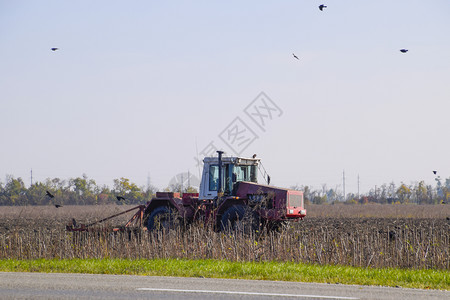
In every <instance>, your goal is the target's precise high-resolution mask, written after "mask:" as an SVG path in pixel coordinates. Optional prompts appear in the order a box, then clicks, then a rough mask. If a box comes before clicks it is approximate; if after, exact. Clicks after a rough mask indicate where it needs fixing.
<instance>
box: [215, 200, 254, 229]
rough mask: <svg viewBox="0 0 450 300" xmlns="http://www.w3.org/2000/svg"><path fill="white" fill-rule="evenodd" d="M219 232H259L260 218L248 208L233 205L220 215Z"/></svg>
mask: <svg viewBox="0 0 450 300" xmlns="http://www.w3.org/2000/svg"><path fill="white" fill-rule="evenodd" d="M220 229H221V231H225V232H227V231H228V232H231V231H234V232H243V233H247V234H248V233H250V232H256V231H259V230H260V218H259V216H258V214H257V213H256V212H255V211H253V210H252V209H251V208H249V207H245V206H243V205H233V206H231V207H230V208H228V209H227V210H226V211H225V212H224V214H223V215H222V220H221V223H220Z"/></svg>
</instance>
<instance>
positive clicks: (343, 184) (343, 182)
mask: <svg viewBox="0 0 450 300" xmlns="http://www.w3.org/2000/svg"><path fill="white" fill-rule="evenodd" d="M342 186H343V188H344V202H345V170H342Z"/></svg>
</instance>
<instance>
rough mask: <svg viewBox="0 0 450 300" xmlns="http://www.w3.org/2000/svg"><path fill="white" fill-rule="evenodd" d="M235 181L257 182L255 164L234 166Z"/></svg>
mask: <svg viewBox="0 0 450 300" xmlns="http://www.w3.org/2000/svg"><path fill="white" fill-rule="evenodd" d="M234 173H235V174H236V181H250V182H257V179H256V166H235V167H234Z"/></svg>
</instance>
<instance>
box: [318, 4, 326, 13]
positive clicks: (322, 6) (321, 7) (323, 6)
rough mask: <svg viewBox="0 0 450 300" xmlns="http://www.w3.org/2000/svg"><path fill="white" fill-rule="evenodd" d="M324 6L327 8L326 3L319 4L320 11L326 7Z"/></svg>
mask: <svg viewBox="0 0 450 300" xmlns="http://www.w3.org/2000/svg"><path fill="white" fill-rule="evenodd" d="M324 8H327V6H326V5H324V4H320V5H319V9H320V11H323V9H324Z"/></svg>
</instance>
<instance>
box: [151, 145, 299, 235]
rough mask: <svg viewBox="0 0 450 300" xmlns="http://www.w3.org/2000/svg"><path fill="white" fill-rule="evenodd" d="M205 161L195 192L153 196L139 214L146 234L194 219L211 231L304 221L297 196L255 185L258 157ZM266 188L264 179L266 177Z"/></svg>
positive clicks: (220, 158) (289, 192)
mask: <svg viewBox="0 0 450 300" xmlns="http://www.w3.org/2000/svg"><path fill="white" fill-rule="evenodd" d="M217 152H218V157H205V159H204V160H203V174H202V181H201V183H200V191H199V193H184V194H183V195H182V196H181V197H180V194H179V193H161V192H158V193H156V197H155V198H153V199H152V200H151V201H150V202H149V203H148V205H147V206H146V207H145V210H144V224H146V227H147V229H148V230H149V231H152V230H155V229H160V228H171V227H176V226H178V224H180V223H183V224H189V223H192V222H194V221H196V220H203V221H205V222H211V223H212V224H213V225H214V228H215V229H216V230H235V229H237V228H238V227H240V226H247V227H250V228H252V229H258V228H260V227H261V226H262V225H267V226H270V227H273V226H275V227H277V226H279V225H281V224H283V223H284V222H286V221H289V220H299V219H302V218H303V217H305V216H306V210H305V208H304V203H303V192H301V191H295V190H288V189H283V188H277V187H273V186H270V185H263V184H258V181H257V174H258V167H259V165H260V160H259V159H258V158H241V157H223V156H222V154H223V152H222V151H217ZM267 181H268V183H270V177H268V180H267Z"/></svg>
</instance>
